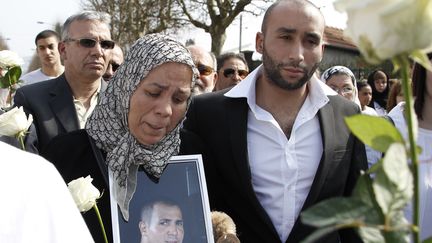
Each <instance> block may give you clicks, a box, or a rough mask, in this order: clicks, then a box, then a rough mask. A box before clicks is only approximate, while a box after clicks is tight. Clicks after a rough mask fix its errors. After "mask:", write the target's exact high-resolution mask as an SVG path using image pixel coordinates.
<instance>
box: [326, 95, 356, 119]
mask: <svg viewBox="0 0 432 243" xmlns="http://www.w3.org/2000/svg"><path fill="white" fill-rule="evenodd" d="M327 97H328V98H329V105H331V106H332V107H333V110H335V111H337V112H340V113H342V114H343V115H353V114H356V113H361V109H360V106H359V105H357V104H356V103H354V102H352V101H349V100H347V99H346V98H344V97H342V96H340V95H328V96H327Z"/></svg>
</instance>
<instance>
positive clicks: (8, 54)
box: [0, 50, 24, 70]
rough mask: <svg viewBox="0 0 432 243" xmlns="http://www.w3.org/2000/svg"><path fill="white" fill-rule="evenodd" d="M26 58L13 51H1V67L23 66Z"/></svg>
mask: <svg viewBox="0 0 432 243" xmlns="http://www.w3.org/2000/svg"><path fill="white" fill-rule="evenodd" d="M23 64H24V60H23V59H22V58H21V57H19V56H18V54H16V53H15V52H13V51H9V50H4V51H0V68H1V69H5V70H7V69H8V68H11V67H15V66H21V65H23Z"/></svg>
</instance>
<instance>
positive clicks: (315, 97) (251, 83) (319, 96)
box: [225, 64, 338, 110]
mask: <svg viewBox="0 0 432 243" xmlns="http://www.w3.org/2000/svg"><path fill="white" fill-rule="evenodd" d="M262 69H263V65H262V64H261V65H260V66H259V67H257V68H256V69H255V70H254V71H253V72H251V73H250V74H249V75H248V76H247V77H246V78H245V79H244V80H242V81H241V82H240V83H238V84H237V85H236V86H234V87H233V88H232V89H231V90H230V91H228V92H227V93H225V96H226V97H230V98H246V99H247V103H248V105H249V107H250V109H252V110H255V109H256V92H255V91H256V80H257V79H258V77H259V75H261V74H262ZM307 85H308V86H309V87H308V88H309V94H308V98H309V99H310V101H311V103H312V104H314V106H316V107H317V108H318V109H319V108H321V107H323V106H324V105H325V104H327V103H328V101H329V98H328V97H327V96H328V95H338V94H337V93H336V92H335V91H334V90H332V89H331V88H330V87H328V86H327V85H326V84H324V83H323V82H321V81H320V80H319V79H318V78H317V77H316V76H315V75H313V76H312V78H311V79H310V81H309V82H308V83H307Z"/></svg>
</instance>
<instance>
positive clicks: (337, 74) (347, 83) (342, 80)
mask: <svg viewBox="0 0 432 243" xmlns="http://www.w3.org/2000/svg"><path fill="white" fill-rule="evenodd" d="M321 80H322V81H323V82H324V83H325V84H327V86H329V87H330V88H331V89H333V90H334V91H336V93H338V94H339V95H341V96H343V97H344V98H346V99H347V100H351V101H353V102H355V103H356V104H358V105H360V101H359V100H358V97H357V81H356V78H355V76H354V74H353V72H352V71H351V70H350V69H349V68H347V67H345V66H333V67H330V68H328V69H327V70H325V71H324V72H323V73H322V75H321Z"/></svg>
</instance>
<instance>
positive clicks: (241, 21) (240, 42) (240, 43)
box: [239, 14, 243, 53]
mask: <svg viewBox="0 0 432 243" xmlns="http://www.w3.org/2000/svg"><path fill="white" fill-rule="evenodd" d="M242 25H243V16H242V15H241V14H240V33H239V53H241V49H242V29H243V26H242Z"/></svg>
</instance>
